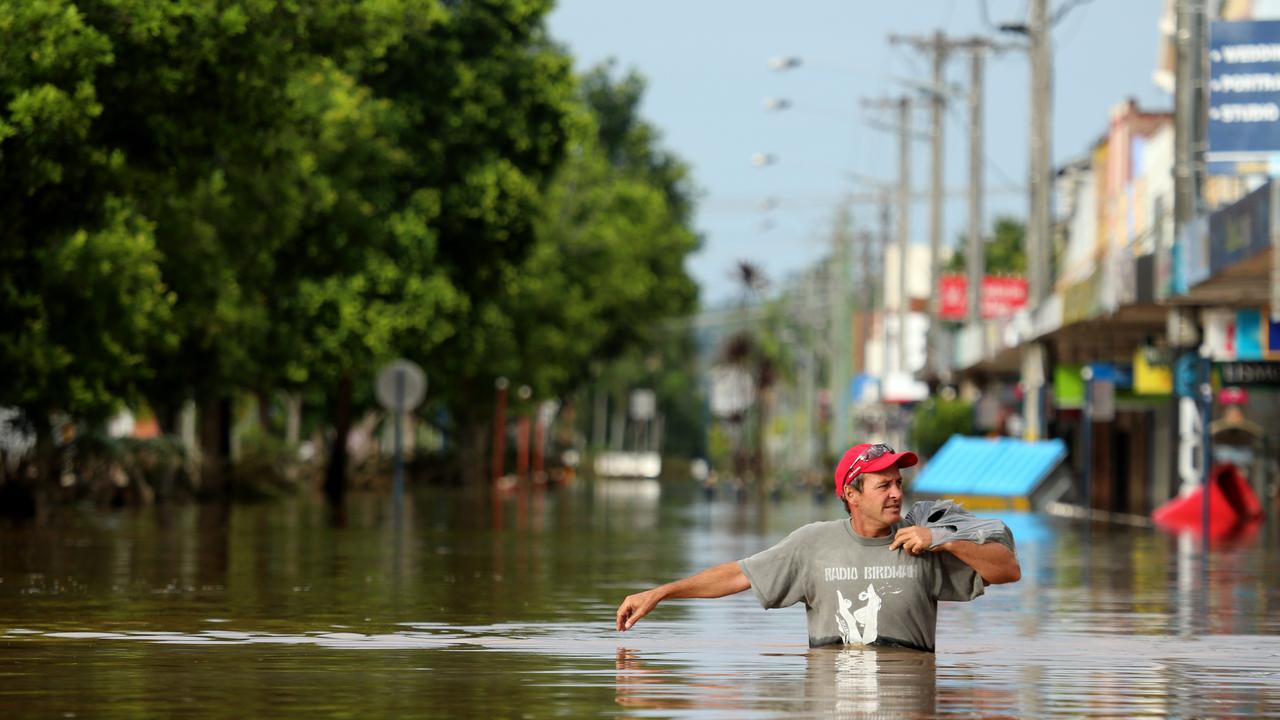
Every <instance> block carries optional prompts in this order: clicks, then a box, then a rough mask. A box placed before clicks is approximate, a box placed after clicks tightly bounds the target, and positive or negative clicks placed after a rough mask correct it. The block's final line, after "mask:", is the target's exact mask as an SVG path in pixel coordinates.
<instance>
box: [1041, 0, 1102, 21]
mask: <svg viewBox="0 0 1280 720" xmlns="http://www.w3.org/2000/svg"><path fill="white" fill-rule="evenodd" d="M1091 2H1093V0H1067V1H1066V2H1064V3H1062V5H1060V6H1058V9H1057V11H1055V12H1054V13H1053V17H1052V18H1051V19H1050V20H1049V27H1056V26H1057V24H1058V23H1060V22H1062V19H1063V18H1065V17H1066V16H1067V15H1069V14H1070V13H1071V11H1072V10H1075V9H1076V8H1078V7H1080V6H1081V5H1087V4H1089V3H1091Z"/></svg>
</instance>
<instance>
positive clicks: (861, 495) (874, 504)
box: [845, 467, 902, 527]
mask: <svg viewBox="0 0 1280 720" xmlns="http://www.w3.org/2000/svg"><path fill="white" fill-rule="evenodd" d="M845 497H846V498H847V499H848V500H849V504H850V506H851V507H852V508H853V512H855V513H857V514H859V515H861V516H862V519H863V521H864V522H865V523H866V524H867V525H869V526H872V527H887V526H889V525H892V524H894V523H896V522H898V521H899V520H901V519H902V472H901V471H900V470H898V468H896V467H891V468H888V469H885V470H881V471H880V472H869V473H863V474H862V492H858V491H857V490H856V489H855V488H854V487H853V483H849V484H848V485H846V486H845Z"/></svg>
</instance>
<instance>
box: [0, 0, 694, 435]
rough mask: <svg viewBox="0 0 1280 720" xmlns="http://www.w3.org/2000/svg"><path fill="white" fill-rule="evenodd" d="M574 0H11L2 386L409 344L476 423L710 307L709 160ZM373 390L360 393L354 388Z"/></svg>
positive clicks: (319, 363) (262, 382)
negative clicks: (703, 219)
mask: <svg viewBox="0 0 1280 720" xmlns="http://www.w3.org/2000/svg"><path fill="white" fill-rule="evenodd" d="M550 5H551V3H550V1H549V0H483V1H481V2H469V3H455V2H448V1H447V0H393V1H392V2H386V1H385V0H378V1H375V0H337V1H335V2H331V3H319V4H313V3H292V2H285V1H283V0H226V1H225V2H220V3H216V4H215V3H205V2H199V1H197V0H74V1H73V0H0V66H2V67H4V68H5V72H4V73H0V317H2V318H3V321H2V322H3V325H2V326H0V365H3V366H4V367H6V368H8V369H9V372H6V373H4V374H3V375H2V376H0V405H14V406H18V407H20V408H21V409H22V411H23V413H24V415H25V416H26V417H27V418H29V419H30V421H31V422H32V423H33V424H35V425H36V426H37V427H38V428H39V427H43V426H44V425H46V424H47V419H48V418H49V417H50V416H51V414H53V413H66V414H69V415H71V416H73V417H76V418H80V419H83V420H86V421H91V422H97V421H101V420H102V419H104V418H105V417H107V416H108V415H109V414H110V413H111V412H112V411H114V409H116V408H118V407H119V406H120V405H121V404H123V403H138V402H141V401H142V400H143V399H144V398H145V400H146V401H147V402H149V403H150V405H151V406H152V407H154V408H156V409H157V410H161V409H167V410H172V409H173V408H176V407H177V406H179V405H180V404H181V403H182V402H184V401H186V400H189V399H197V400H199V399H201V398H221V397H227V396H228V395H230V394H233V393H237V392H255V393H270V392H272V391H276V390H307V391H314V392H320V393H323V394H328V395H332V394H333V393H334V392H336V391H337V390H336V389H337V388H339V387H341V386H342V383H343V382H350V380H351V379H352V378H358V379H360V380H361V381H367V379H368V378H370V377H371V376H372V373H373V371H374V370H375V369H376V367H377V365H378V364H379V363H381V362H384V361H386V360H388V359H389V358H392V357H395V356H397V355H403V356H406V357H410V358H413V359H416V360H418V361H419V362H420V363H421V364H423V365H424V366H425V367H427V369H428V372H429V373H430V374H432V375H433V378H434V379H433V384H432V386H433V396H434V397H435V398H436V399H437V400H438V401H439V402H441V403H443V405H444V406H445V407H447V408H448V410H449V412H450V414H451V416H452V417H454V418H455V419H457V421H458V422H459V423H466V422H473V423H474V422H477V419H478V417H479V410H478V409H477V408H480V407H487V403H488V401H489V398H490V397H491V394H492V388H493V379H494V378H495V377H497V376H499V375H506V376H510V377H512V378H513V379H515V380H517V381H519V382H521V383H525V384H529V385H531V386H532V387H534V389H535V390H536V391H537V393H538V395H539V396H541V397H553V396H560V395H564V394H566V393H569V392H571V391H573V390H574V389H575V388H576V387H579V386H580V385H581V384H582V383H584V382H585V381H586V380H587V378H588V377H589V375H590V370H589V369H590V368H591V367H592V366H593V364H599V363H600V362H607V361H609V360H610V359H611V358H618V357H622V356H624V355H626V354H627V353H628V352H631V351H633V350H634V349H635V348H637V347H640V346H642V345H643V344H644V343H646V342H647V341H648V340H650V339H651V337H652V336H651V328H653V327H654V326H655V324H656V323H657V322H658V321H660V320H661V319H662V318H666V317H670V316H672V315H678V314H682V313H686V312H688V311H689V310H690V309H691V308H692V307H693V304H694V302H695V300H696V288H695V286H694V285H693V283H692V281H691V279H690V278H689V277H688V275H687V273H686V272H685V270H684V260H685V258H686V257H687V256H688V255H689V254H690V253H692V252H693V251H694V250H695V249H696V248H697V246H698V242H699V239H698V236H697V234H696V233H695V232H694V231H693V229H692V226H691V225H692V220H691V218H692V208H693V203H694V200H695V198H694V193H693V191H692V189H691V185H690V176H689V171H688V168H687V167H686V166H685V165H684V163H683V162H681V161H680V160H679V158H677V157H675V156H674V155H672V154H670V153H668V152H666V151H664V150H662V149H661V147H660V136H659V133H658V132H657V131H656V130H655V129H654V128H653V127H652V126H651V125H649V124H648V123H646V122H645V121H644V120H643V119H642V118H641V117H640V115H639V102H640V99H641V97H642V94H643V89H644V83H643V80H642V79H641V78H640V77H639V76H638V75H636V74H634V73H630V74H626V75H623V76H622V77H620V78H615V73H614V71H613V68H612V67H611V66H604V67H601V68H597V69H594V70H591V71H589V72H587V73H586V74H585V75H584V76H582V77H575V76H574V74H573V72H572V62H571V58H570V57H569V56H568V55H567V54H566V53H565V51H564V50H563V49H561V48H560V47H558V46H557V45H556V44H555V43H553V42H552V41H551V40H550V39H549V38H548V37H547V34H546V30H545V25H544V22H545V16H546V14H547V12H548V11H549V9H550ZM348 399H349V398H348Z"/></svg>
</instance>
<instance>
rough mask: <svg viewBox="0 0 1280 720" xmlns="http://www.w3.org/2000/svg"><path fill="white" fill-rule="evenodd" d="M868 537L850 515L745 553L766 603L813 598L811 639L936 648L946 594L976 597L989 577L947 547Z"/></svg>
mask: <svg viewBox="0 0 1280 720" xmlns="http://www.w3.org/2000/svg"><path fill="white" fill-rule="evenodd" d="M896 531H897V526H894V527H892V528H890V534H889V535H886V536H884V537H877V538H865V537H861V536H859V535H858V534H857V533H855V532H854V531H853V527H852V526H851V525H850V523H849V521H848V520H831V521H828V522H816V523H811V524H809V525H805V526H804V527H801V528H800V529H798V530H796V531H795V532H793V533H791V534H790V535H788V536H787V537H786V538H785V539H784V540H783V541H782V542H780V543H778V544H777V545H774V546H773V547H771V548H769V549H768V550H765V551H763V552H760V553H757V554H755V555H752V556H751V557H749V558H746V559H745V560H740V561H739V562H738V565H739V566H740V567H741V568H742V571H743V572H744V573H746V575H747V578H748V579H749V580H751V589H752V591H754V592H755V594H756V599H757V600H759V601H760V604H761V605H762V606H764V607H765V608H766V609H768V608H780V607H787V606H790V605H794V604H796V603H798V602H803V603H804V604H805V611H806V613H807V615H808V621H809V646H810V647H818V646H820V645H831V644H835V643H844V644H854V645H857V644H864V645H896V646H901V647H909V648H915V649H917V650H927V651H929V652H933V647H934V632H935V629H936V626H937V619H938V602H937V601H939V600H972V599H974V598H976V597H978V596H979V595H982V592H983V582H982V577H981V576H979V575H978V573H977V572H976V571H974V570H973V569H972V568H970V567H969V566H968V565H965V564H964V563H963V562H961V561H960V560H959V559H958V558H956V557H955V556H954V555H952V554H951V553H949V552H946V551H940V552H929V553H925V554H923V555H912V554H911V553H908V552H906V551H905V550H902V549H898V550H890V549H889V545H890V544H891V543H892V542H893V533H894V532H896Z"/></svg>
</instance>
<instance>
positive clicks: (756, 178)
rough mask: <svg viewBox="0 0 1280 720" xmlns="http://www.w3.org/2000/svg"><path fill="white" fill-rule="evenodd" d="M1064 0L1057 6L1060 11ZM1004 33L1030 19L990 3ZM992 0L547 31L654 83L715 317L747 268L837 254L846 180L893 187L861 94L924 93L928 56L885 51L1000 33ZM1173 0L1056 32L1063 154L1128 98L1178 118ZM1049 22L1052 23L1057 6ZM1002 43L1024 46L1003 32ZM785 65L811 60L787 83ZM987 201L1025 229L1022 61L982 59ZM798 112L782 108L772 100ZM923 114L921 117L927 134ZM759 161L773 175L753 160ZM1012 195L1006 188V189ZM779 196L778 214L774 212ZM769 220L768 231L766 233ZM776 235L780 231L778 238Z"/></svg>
mask: <svg viewBox="0 0 1280 720" xmlns="http://www.w3.org/2000/svg"><path fill="white" fill-rule="evenodd" d="M1069 1H1072V0H1053V2H1052V3H1051V6H1052V8H1053V10H1056V9H1057V8H1058V7H1059V6H1061V5H1062V4H1063V3H1065V2H1069ZM986 4H987V5H988V8H989V15H990V18H991V21H992V22H993V23H1000V22H1009V21H1014V22H1022V21H1024V20H1025V12H1026V11H1025V7H1026V2H1025V0H988V2H987V3H986ZM982 5H983V3H982V2H981V0H905V1H899V2H886V1H884V0H880V1H878V2H873V1H872V0H793V1H792V2H778V1H777V0H774V1H773V2H761V1H759V0H732V1H730V0H680V1H679V2H676V1H673V0H644V1H643V2H639V1H636V0H560V1H559V5H558V7H557V8H556V10H555V11H554V12H553V13H552V15H551V18H550V23H549V24H550V29H551V33H552V35H553V36H554V37H555V38H556V39H557V40H558V41H560V42H561V43H563V44H565V45H566V46H567V47H568V48H569V49H570V51H571V52H572V53H573V54H574V56H575V57H576V59H577V63H578V66H579V68H586V67H590V66H592V65H594V64H596V63H599V62H602V61H604V60H606V59H609V58H614V59H615V60H616V61H617V63H618V65H619V66H620V67H621V68H635V69H637V70H639V71H640V72H641V73H642V74H643V75H644V76H645V77H646V78H647V79H648V81H649V90H648V94H647V96H646V99H645V103H644V107H643V112H644V115H645V116H646V117H647V118H648V119H649V120H650V121H651V122H652V123H653V124H655V125H656V126H657V127H658V128H659V129H661V131H662V133H663V136H664V143H665V145H666V146H667V147H668V148H669V149H671V150H673V151H675V152H676V153H677V154H679V155H680V156H681V157H683V158H684V159H685V160H686V161H688V162H689V164H690V165H691V166H692V167H693V172H694V178H695V181H696V184H697V186H698V187H699V189H700V190H701V193H702V196H701V200H700V202H699V211H698V216H697V227H698V229H699V231H700V232H701V233H702V234H703V236H704V238H705V240H704V245H703V248H702V250H701V251H700V252H698V254H697V255H695V256H694V257H693V258H692V259H691V260H690V262H689V270H690V272H691V273H692V274H693V275H694V277H695V278H696V279H697V280H698V282H699V283H700V285H701V287H702V299H703V303H704V304H706V305H714V304H717V303H719V302H723V301H725V300H727V299H731V298H734V297H735V296H736V290H735V285H734V284H733V282H732V280H731V278H730V272H731V270H732V268H733V266H734V264H735V263H736V262H737V261H739V260H751V261H753V262H755V263H757V264H759V265H761V266H763V267H764V268H765V271H766V273H767V275H768V276H769V277H770V278H771V279H772V280H773V281H774V282H775V283H776V282H779V281H782V280H784V279H785V278H786V276H787V275H788V274H790V273H794V272H797V271H799V270H801V269H803V268H804V267H806V266H808V265H810V264H812V263H813V262H815V261H817V260H818V259H820V258H822V257H823V256H824V255H826V254H827V253H828V248H829V240H828V238H829V237H830V235H831V229H832V226H833V220H834V217H835V212H836V208H837V205H838V203H839V201H840V199H841V197H842V196H845V195H847V194H849V193H865V192H867V191H868V189H869V188H868V187H867V186H866V185H860V184H858V183H857V182H854V181H851V180H850V179H849V178H848V175H849V174H850V173H856V174H858V175H864V176H871V177H876V178H883V179H885V180H888V181H892V180H894V179H895V178H896V174H897V146H896V139H895V136H894V135H891V134H889V133H886V132H884V131H881V130H876V129H872V128H870V127H868V126H867V124H866V121H867V120H869V119H872V117H873V115H872V114H871V113H869V112H868V111H866V110H864V109H862V108H861V107H860V99H861V98H864V97H865V98H877V97H885V96H889V95H895V94H901V93H902V92H903V91H904V90H905V89H906V86H904V85H903V84H902V83H901V82H900V81H898V80H896V79H895V78H912V79H921V80H926V79H928V78H929V77H930V76H931V72H932V71H931V66H930V65H929V61H928V60H927V58H926V57H925V56H924V55H922V54H921V53H918V52H916V51H914V50H911V49H909V48H906V47H898V48H895V47H891V46H890V45H889V43H888V42H887V36H888V35H889V34H890V33H897V34H899V35H925V34H929V33H932V32H933V31H934V30H935V29H938V28H941V29H942V30H943V31H944V32H946V33H947V34H948V35H953V36H961V35H990V34H992V33H993V32H994V31H993V30H991V28H990V27H989V26H987V25H986V24H985V23H984V21H983V17H982ZM1163 6H1164V3H1163V2H1162V1H1161V0H1094V1H1093V2H1082V3H1079V4H1078V5H1077V6H1076V7H1075V8H1074V9H1072V11H1071V12H1070V13H1069V14H1067V15H1066V16H1065V17H1064V19H1063V20H1062V21H1061V22H1060V23H1059V24H1058V25H1057V26H1056V27H1055V28H1054V32H1053V42H1054V71H1055V72H1054V81H1055V84H1054V113H1053V118H1054V133H1053V156H1054V158H1055V161H1057V162H1061V161H1064V160H1068V159H1071V158H1074V157H1077V156H1079V155H1081V154H1083V153H1084V152H1085V151H1086V150H1087V149H1088V147H1089V145H1090V143H1091V142H1092V141H1093V140H1094V139H1096V138H1097V137H1098V136H1100V135H1101V134H1102V133H1103V132H1104V131H1105V130H1106V127H1107V117H1108V112H1109V110H1110V109H1111V108H1112V107H1113V106H1115V105H1116V104H1118V103H1120V102H1122V101H1123V100H1124V99H1125V98H1127V97H1134V98H1136V99H1137V100H1138V102H1139V104H1140V105H1142V106H1143V107H1144V108H1148V109H1169V108H1170V107H1172V98H1171V97H1169V96H1168V95H1166V94H1164V93H1163V92H1162V91H1160V90H1159V89H1158V88H1157V87H1156V86H1155V84H1154V83H1153V81H1152V71H1153V70H1154V67H1155V63H1156V57H1157V42H1158V39H1159V33H1158V29H1157V23H1158V20H1159V17H1160V14H1161V12H1162V10H1163ZM1051 12H1052V10H1051ZM1003 39H1005V40H1011V41H1012V40H1018V38H1017V37H1009V36H1006V37H1005V38H1003ZM775 56H798V57H800V58H802V60H803V64H802V65H801V66H800V67H799V68H798V69H795V70H791V71H788V72H785V73H779V72H776V71H773V70H770V69H769V66H768V61H769V59H770V58H771V57H775ZM968 75H969V65H968V58H967V55H963V54H959V53H957V54H956V55H955V56H953V59H952V61H951V63H950V64H949V67H948V80H949V81H950V82H953V83H957V84H961V83H967V79H968ZM986 79H987V88H986V93H987V102H986V119H985V126H986V154H987V157H988V164H987V168H986V175H985V177H986V183H987V188H988V191H989V195H988V198H987V203H986V215H987V217H988V223H987V225H989V221H990V218H992V217H994V216H996V215H999V214H1013V215H1016V216H1018V217H1024V216H1025V214H1026V202H1027V201H1026V196H1025V194H1023V193H1022V192H1021V191H1020V190H1018V191H1011V188H1019V189H1020V188H1021V187H1022V186H1024V185H1025V183H1026V173H1027V156H1028V123H1029V115H1028V113H1029V107H1028V92H1029V91H1028V86H1029V78H1028V63H1027V57H1026V54H1025V53H1021V52H1010V53H1006V54H1004V55H1002V56H998V57H992V58H989V59H988V62H987V73H986ZM770 97H784V98H787V99H789V100H790V101H791V102H792V103H793V104H792V107H791V109H789V110H786V111H784V112H770V111H767V110H766V109H765V107H764V101H765V99H766V98H770ZM966 112H967V110H966V108H965V105H964V104H963V102H956V103H953V106H952V108H951V111H950V112H949V114H948V120H947V123H946V127H945V129H944V133H945V146H946V177H947V187H948V188H949V189H953V190H959V191H963V189H964V187H965V182H966V178H967V176H968V175H967V173H968V167H967V163H968V160H967V158H968V155H967V153H968V149H967V129H966V122H967V120H966ZM927 121H928V116H927V115H926V114H925V112H924V111H923V110H922V111H921V112H919V113H917V115H916V119H915V121H914V122H915V125H916V127H917V128H919V129H921V130H923V129H925V128H926V127H927V125H926V123H927ZM755 153H770V154H773V155H774V156H775V157H776V158H777V161H776V163H775V164H774V165H771V166H768V167H764V168H757V167H754V166H753V165H752V162H751V159H752V155H753V154H755ZM912 166H913V167H912V178H913V183H912V185H913V186H914V188H915V189H916V190H917V191H924V190H926V189H927V187H928V186H927V183H928V178H929V166H928V145H927V144H926V143H924V142H918V143H915V144H914V147H913V163H912ZM1002 189H1003V190H1004V191H1003V192H1002ZM768 198H774V199H776V201H777V206H776V207H775V208H774V209H772V210H768V211H766V210H764V209H762V204H763V203H764V202H765V200H766V199H768ZM966 207H967V206H966V203H965V200H964V198H963V193H961V195H960V196H958V197H956V198H955V199H951V200H948V202H947V204H946V207H945V224H946V234H945V236H944V239H945V241H946V242H948V243H953V242H954V241H955V238H956V237H957V236H958V235H959V234H960V233H962V232H963V230H964V227H965V225H966V223H967V220H966ZM926 212H927V207H926V205H925V203H923V202H921V203H917V204H916V206H915V207H914V209H913V214H912V220H911V228H912V239H913V242H919V243H925V242H927V241H928V235H927V215H926ZM854 214H855V218H854V220H855V223H856V224H859V225H864V226H866V227H868V228H873V227H874V226H875V223H876V220H877V218H876V212H875V208H874V207H872V206H869V205H855V206H854ZM766 218H768V219H769V220H770V221H771V222H770V223H766ZM769 225H771V226H769Z"/></svg>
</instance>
